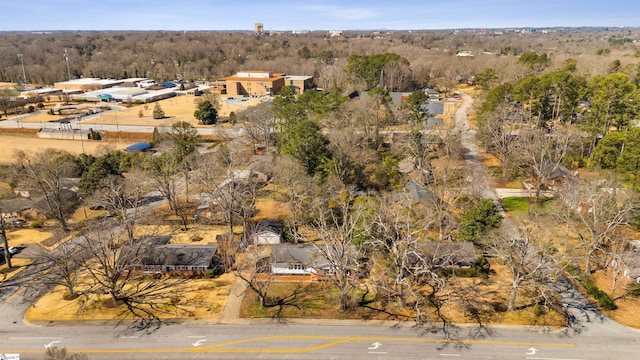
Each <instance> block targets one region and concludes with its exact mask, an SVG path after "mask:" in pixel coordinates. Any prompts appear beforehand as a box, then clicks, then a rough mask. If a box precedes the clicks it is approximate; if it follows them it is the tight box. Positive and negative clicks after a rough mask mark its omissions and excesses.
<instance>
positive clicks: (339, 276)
mask: <svg viewBox="0 0 640 360" xmlns="http://www.w3.org/2000/svg"><path fill="white" fill-rule="evenodd" d="M341 197H342V198H338V199H335V205H334V206H333V207H328V208H327V207H324V208H323V209H319V210H318V212H319V216H318V217H317V219H316V221H315V223H314V224H313V227H314V228H315V231H316V233H317V234H318V236H319V237H320V243H319V244H317V245H315V246H316V248H317V250H318V252H319V253H320V255H321V256H322V258H323V259H324V260H325V261H326V262H327V265H328V267H329V269H328V274H329V278H330V279H331V280H332V282H333V283H334V284H335V285H336V287H337V288H338V292H339V294H340V295H339V299H340V310H342V311H344V310H348V309H350V308H352V307H353V306H354V303H353V293H352V291H353V289H354V288H355V286H356V282H357V281H358V278H359V270H360V268H361V263H360V261H361V259H362V257H363V254H362V252H361V249H359V248H358V247H357V246H356V239H357V238H358V237H359V236H360V235H362V234H361V233H360V232H362V228H361V226H360V220H361V218H362V216H363V209H362V208H359V207H358V206H354V207H352V206H350V201H349V200H350V199H349V198H348V195H347V194H345V193H343V194H342V195H341Z"/></svg>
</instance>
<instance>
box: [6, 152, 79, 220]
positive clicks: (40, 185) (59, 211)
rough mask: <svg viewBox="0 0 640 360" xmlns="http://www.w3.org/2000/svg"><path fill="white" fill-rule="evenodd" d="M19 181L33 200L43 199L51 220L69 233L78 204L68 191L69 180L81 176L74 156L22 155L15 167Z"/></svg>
mask: <svg viewBox="0 0 640 360" xmlns="http://www.w3.org/2000/svg"><path fill="white" fill-rule="evenodd" d="M15 170H16V174H15V178H16V180H17V182H18V183H19V184H22V185H23V186H25V187H26V188H27V189H29V191H30V192H32V196H43V197H44V204H45V210H46V213H47V215H48V216H50V217H52V218H54V219H56V220H57V221H58V222H59V223H60V225H61V226H62V229H63V230H64V231H67V230H68V228H67V220H66V217H67V216H68V215H69V213H70V211H71V209H72V208H73V205H74V204H75V203H77V201H78V200H77V199H76V197H75V195H73V194H72V192H71V191H70V190H67V188H68V187H70V185H69V184H68V183H67V179H68V178H71V177H76V176H77V175H78V173H77V169H76V166H75V164H74V162H73V156H72V155H71V154H69V153H67V152H65V151H62V150H55V149H48V150H46V151H42V152H39V153H26V152H19V153H18V154H17V158H16V164H15Z"/></svg>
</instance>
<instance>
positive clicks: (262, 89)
mask: <svg viewBox="0 0 640 360" xmlns="http://www.w3.org/2000/svg"><path fill="white" fill-rule="evenodd" d="M284 78H285V76H284V74H280V73H272V72H269V71H260V70H251V71H240V72H238V73H236V74H235V75H232V76H227V77H223V78H222V79H220V80H221V81H224V82H225V83H226V84H227V86H226V87H227V95H229V96H266V95H275V94H277V93H278V91H280V89H282V87H283V86H284V85H285V83H284Z"/></svg>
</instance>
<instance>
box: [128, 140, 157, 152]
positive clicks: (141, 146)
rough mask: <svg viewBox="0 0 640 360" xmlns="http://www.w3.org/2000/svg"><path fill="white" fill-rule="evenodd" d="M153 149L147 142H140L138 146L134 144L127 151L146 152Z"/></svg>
mask: <svg viewBox="0 0 640 360" xmlns="http://www.w3.org/2000/svg"><path fill="white" fill-rule="evenodd" d="M150 148H151V145H150V144H148V143H146V142H139V143H137V144H133V145H131V146H127V148H126V149H125V151H129V152H131V151H146V150H149V149H150Z"/></svg>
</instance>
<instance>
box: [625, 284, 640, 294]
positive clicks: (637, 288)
mask: <svg viewBox="0 0 640 360" xmlns="http://www.w3.org/2000/svg"><path fill="white" fill-rule="evenodd" d="M627 293H628V294H629V295H631V296H640V284H638V283H637V282H632V283H629V285H627Z"/></svg>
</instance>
